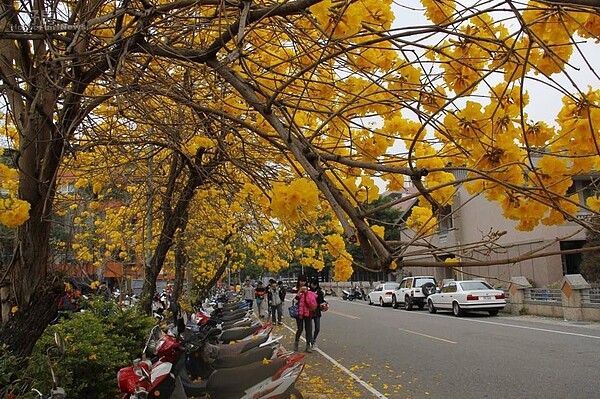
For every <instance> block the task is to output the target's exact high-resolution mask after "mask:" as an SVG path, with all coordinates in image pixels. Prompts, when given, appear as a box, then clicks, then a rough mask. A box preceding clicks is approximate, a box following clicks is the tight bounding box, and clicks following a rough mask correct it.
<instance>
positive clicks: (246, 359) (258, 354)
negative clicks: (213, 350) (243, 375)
mask: <svg viewBox="0 0 600 399" xmlns="http://www.w3.org/2000/svg"><path fill="white" fill-rule="evenodd" d="M274 351H275V348H274V347H271V346H265V347H264V348H253V349H250V350H248V351H246V352H242V353H240V354H238V355H231V356H220V353H219V356H218V357H217V359H216V360H215V361H214V362H213V364H212V367H213V368H214V369H225V368H231V367H238V366H245V365H247V364H250V363H255V362H261V361H262V360H263V359H270V358H271V356H273V352H274Z"/></svg>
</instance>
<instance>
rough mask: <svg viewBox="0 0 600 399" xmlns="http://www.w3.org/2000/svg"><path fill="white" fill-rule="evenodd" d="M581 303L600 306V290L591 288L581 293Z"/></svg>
mask: <svg viewBox="0 0 600 399" xmlns="http://www.w3.org/2000/svg"><path fill="white" fill-rule="evenodd" d="M581 302H583V303H593V304H598V305H600V288H590V289H589V290H583V291H582V292H581Z"/></svg>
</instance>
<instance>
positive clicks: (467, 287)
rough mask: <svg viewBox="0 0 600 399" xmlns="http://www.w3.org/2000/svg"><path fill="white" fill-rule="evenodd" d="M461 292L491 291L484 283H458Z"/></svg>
mask: <svg viewBox="0 0 600 399" xmlns="http://www.w3.org/2000/svg"><path fill="white" fill-rule="evenodd" d="M460 286H461V287H462V289H463V291H473V290H491V289H493V288H492V287H491V286H490V285H489V284H488V283H486V282H485V281H467V282H464V283H460Z"/></svg>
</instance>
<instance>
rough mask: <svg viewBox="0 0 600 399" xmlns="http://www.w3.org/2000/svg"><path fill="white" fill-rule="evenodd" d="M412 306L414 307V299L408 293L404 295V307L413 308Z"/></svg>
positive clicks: (406, 308)
mask: <svg viewBox="0 0 600 399" xmlns="http://www.w3.org/2000/svg"><path fill="white" fill-rule="evenodd" d="M412 308H413V303H412V299H410V297H409V296H408V295H407V296H405V297H404V309H405V310H412Z"/></svg>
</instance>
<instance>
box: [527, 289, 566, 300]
mask: <svg viewBox="0 0 600 399" xmlns="http://www.w3.org/2000/svg"><path fill="white" fill-rule="evenodd" d="M525 300H526V301H527V300H529V301H539V302H562V294H561V291H560V289H559V288H529V289H526V290H525Z"/></svg>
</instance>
